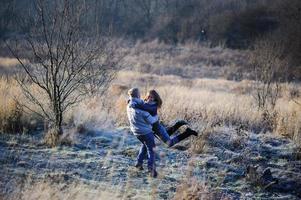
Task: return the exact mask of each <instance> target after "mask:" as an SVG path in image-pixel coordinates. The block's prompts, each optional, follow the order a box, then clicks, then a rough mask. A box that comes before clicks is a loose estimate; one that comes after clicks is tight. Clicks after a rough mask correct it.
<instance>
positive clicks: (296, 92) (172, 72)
mask: <svg viewBox="0 0 301 200" xmlns="http://www.w3.org/2000/svg"><path fill="white" fill-rule="evenodd" d="M121 50H122V51H128V52H129V54H128V56H127V57H126V58H125V60H124V61H123V65H124V66H125V70H124V71H121V72H120V73H119V74H118V76H117V79H116V80H115V82H114V83H113V85H112V86H111V87H110V88H109V90H108V91H107V93H106V94H105V95H104V96H103V97H93V98H89V99H86V100H85V101H84V102H82V103H81V104H80V105H79V106H78V107H75V108H73V109H72V110H70V111H69V112H68V113H66V123H67V124H69V125H70V124H72V125H75V127H76V126H79V127H80V126H83V127H86V128H87V129H91V128H93V127H95V126H101V127H105V128H112V127H114V126H123V125H127V124H128V120H127V116H126V100H127V94H126V91H127V90H128V88H130V87H139V88H140V89H141V91H142V94H144V93H146V91H147V90H148V89H151V88H155V89H156V90H158V91H159V93H160V95H161V96H162V99H163V100H164V103H163V107H162V109H160V111H159V113H160V117H161V119H162V120H163V121H164V122H165V123H167V124H168V123H169V122H172V121H174V120H176V119H186V120H188V121H189V122H190V123H191V125H192V126H193V128H195V129H197V130H199V131H200V132H203V131H204V130H205V129H207V128H208V127H209V128H210V127H215V126H222V125H227V126H232V125H234V126H239V127H242V128H243V129H249V130H253V131H256V132H260V131H273V132H275V133H278V134H281V135H285V136H288V137H290V138H292V139H294V140H295V141H297V142H298V143H301V141H300V140H301V139H300V138H301V136H300V135H301V133H300V132H301V128H300V124H301V106H300V105H299V104H298V103H296V102H301V100H300V88H301V87H300V85H298V84H282V85H281V87H282V93H281V98H280V99H279V100H278V101H277V104H276V107H275V110H273V111H268V112H266V111H265V112H264V111H261V110H258V109H257V106H256V102H255V100H254V98H253V94H254V89H253V85H254V82H253V81H250V80H242V81H239V82H237V81H231V80H226V79H224V78H218V77H225V75H226V74H227V73H228V72H229V69H230V68H234V69H238V68H240V66H241V65H246V61H245V59H246V56H247V55H246V54H247V52H241V51H235V50H229V49H223V48H220V47H217V48H213V49H210V48H207V47H203V46H200V45H198V44H195V43H186V44H183V45H179V46H171V45H165V44H161V43H159V42H158V41H153V42H149V43H137V44H135V45H134V46H132V47H129V46H128V45H124V46H123V49H121ZM8 63H9V62H8ZM11 63H13V62H12V61H11ZM145 67H146V68H145ZM127 69H129V70H127ZM230 71H231V70H230ZM144 72H147V73H144ZM208 73H209V74H211V75H209V74H208ZM160 74H161V75H160ZM183 77H189V78H183ZM199 77H215V79H209V78H199ZM0 86H1V88H0V92H1V94H2V95H1V97H2V98H0V101H1V106H2V107H1V108H2V110H1V113H0V116H1V119H5V120H6V121H7V119H11V118H10V117H9V116H12V115H13V113H15V112H16V108H17V107H16V105H15V104H14V103H13V101H12V99H11V97H9V98H8V99H7V98H3V97H6V96H7V94H6V92H7V91H10V93H11V92H13V93H16V94H18V93H19V92H20V91H18V90H17V89H16V86H15V84H13V82H12V81H9V82H5V81H4V79H2V80H1V82H0ZM7 88H9V89H8V90H7ZM36 91H37V92H38V90H36ZM37 95H39V94H37ZM41 99H43V98H42V97H41ZM22 101H23V99H22ZM24 101H25V100H24ZM46 103H47V102H46ZM5 120H2V121H5ZM8 121H10V120H8ZM2 127H3V125H2Z"/></svg>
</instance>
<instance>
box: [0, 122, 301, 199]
mask: <svg viewBox="0 0 301 200" xmlns="http://www.w3.org/2000/svg"><path fill="white" fill-rule="evenodd" d="M41 137H43V135H42V134H41V133H38V132H37V133H36V134H32V135H1V139H0V165H1V168H0V173H1V178H0V186H1V187H0V197H1V198H4V199H41V198H43V199H47V198H48V199H81V198H82V197H84V198H87V199H102V198H106V197H110V198H111V199H172V198H176V197H179V195H181V194H179V193H183V190H181V186H182V185H183V183H186V184H187V183H188V185H189V184H190V186H191V188H189V189H188V190H187V194H188V195H191V196H192V197H195V196H196V195H198V196H199V198H200V197H206V196H207V197H208V196H210V195H209V194H208V193H214V194H216V195H218V196H219V197H220V198H230V199H253V198H260V199H300V198H301V189H300V188H301V182H300V180H301V161H300V160H299V161H298V160H297V158H296V155H294V148H296V147H295V145H294V144H293V143H292V142H291V141H290V140H288V139H285V138H280V137H276V136H275V135H272V134H268V133H267V134H254V133H252V132H245V131H237V129H235V128H234V127H229V128H226V127H220V128H219V129H218V131H216V132H214V133H211V134H210V135H208V137H207V139H206V148H204V151H203V152H200V153H198V154H197V153H194V152H192V151H191V150H190V149H189V146H190V143H191V140H193V139H191V140H187V141H185V142H183V143H181V144H179V145H178V146H176V147H175V148H170V149H168V148H166V147H165V146H164V144H162V143H160V142H159V141H158V140H157V141H156V142H157V147H156V152H157V161H156V162H157V165H158V172H159V177H158V178H157V179H153V178H150V177H149V176H148V175H147V173H146V170H144V171H142V172H140V171H138V170H136V169H135V168H134V167H133V166H134V164H135V158H136V155H137V152H138V149H139V146H140V143H139V141H138V140H137V139H136V138H135V136H133V135H132V134H131V133H130V131H129V130H128V128H127V127H123V128H119V129H116V130H114V131H109V130H95V131H90V132H89V133H88V134H84V135H81V134H79V133H75V136H74V138H75V142H74V143H73V144H69V145H61V146H59V147H57V148H46V147H45V146H43V145H42V143H41V141H42V140H41ZM144 168H146V166H145V167H144ZM254 169H255V170H254ZM269 172H271V173H269ZM200 185H201V186H202V187H197V186H200ZM200 188H202V190H203V189H204V188H206V191H201V189H200ZM182 189H183V188H182Z"/></svg>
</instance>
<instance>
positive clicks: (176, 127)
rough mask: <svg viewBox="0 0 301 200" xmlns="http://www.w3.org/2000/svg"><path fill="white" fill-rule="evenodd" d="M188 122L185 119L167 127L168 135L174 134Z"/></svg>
mask: <svg viewBox="0 0 301 200" xmlns="http://www.w3.org/2000/svg"><path fill="white" fill-rule="evenodd" d="M186 124H188V123H187V122H186V121H185V120H180V121H177V122H176V123H175V124H174V125H173V126H171V127H169V128H167V133H168V135H172V134H174V133H175V132H176V130H178V129H179V128H180V127H181V126H184V125H186Z"/></svg>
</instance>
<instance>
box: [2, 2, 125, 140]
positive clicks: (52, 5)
mask: <svg viewBox="0 0 301 200" xmlns="http://www.w3.org/2000/svg"><path fill="white" fill-rule="evenodd" d="M46 2H47V3H46ZM36 8H37V9H36V15H37V16H36V22H35V26H34V27H33V28H32V30H31V31H30V33H29V34H28V35H27V36H26V37H25V41H19V40H17V41H15V42H16V43H15V45H17V46H14V45H12V44H8V47H9V48H10V50H11V52H12V54H13V55H14V56H15V57H16V59H18V61H19V63H20V65H21V66H22V69H23V71H24V72H25V73H22V74H19V75H18V76H17V81H18V83H19V85H20V86H21V88H22V90H23V92H24V95H25V97H26V98H27V99H28V100H29V101H30V102H31V103H32V105H34V106H30V105H28V104H23V105H24V106H25V107H26V108H27V109H29V110H31V111H33V112H35V113H37V114H39V115H41V116H42V117H44V118H45V119H46V120H47V121H49V123H50V125H51V127H50V128H51V130H52V131H48V134H47V135H46V137H48V138H51V140H50V141H48V142H49V144H51V145H55V144H56V143H57V142H58V139H59V136H60V135H61V134H62V132H63V130H62V125H63V119H64V113H65V112H66V111H67V110H68V109H69V108H70V107H71V106H73V105H75V104H76V103H78V102H79V101H81V100H83V98H84V97H86V96H87V95H91V94H92V95H93V94H95V93H96V92H99V91H101V90H100V89H104V88H105V86H107V84H108V83H109V82H110V81H111V80H112V79H113V78H114V76H115V74H116V72H117V70H118V69H119V67H118V62H119V61H120V59H121V58H122V56H120V55H117V51H116V48H115V47H114V46H112V45H110V44H111V43H110V42H109V41H108V40H107V39H100V38H92V37H90V36H89V35H87V34H86V33H85V32H84V31H82V29H81V27H80V26H81V16H82V13H84V12H83V11H84V10H83V7H82V6H81V4H80V3H78V2H77V3H75V1H69V0H63V1H59V0H57V1H43V0H39V1H37V2H36ZM16 47H17V48H16ZM20 51H26V52H27V56H26V59H27V60H28V61H27V62H24V59H23V58H22V53H20ZM33 88H34V89H33ZM49 134H50V135H49Z"/></svg>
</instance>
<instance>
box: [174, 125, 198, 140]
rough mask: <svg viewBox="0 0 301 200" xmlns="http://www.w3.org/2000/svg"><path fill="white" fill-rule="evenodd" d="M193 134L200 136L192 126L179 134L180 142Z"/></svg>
mask: <svg viewBox="0 0 301 200" xmlns="http://www.w3.org/2000/svg"><path fill="white" fill-rule="evenodd" d="M191 135H194V136H198V133H197V132H196V131H194V130H192V129H191V128H187V129H186V130H185V131H184V132H183V133H182V134H180V135H178V136H177V139H178V142H180V141H182V140H184V139H186V138H188V137H189V136H191Z"/></svg>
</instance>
